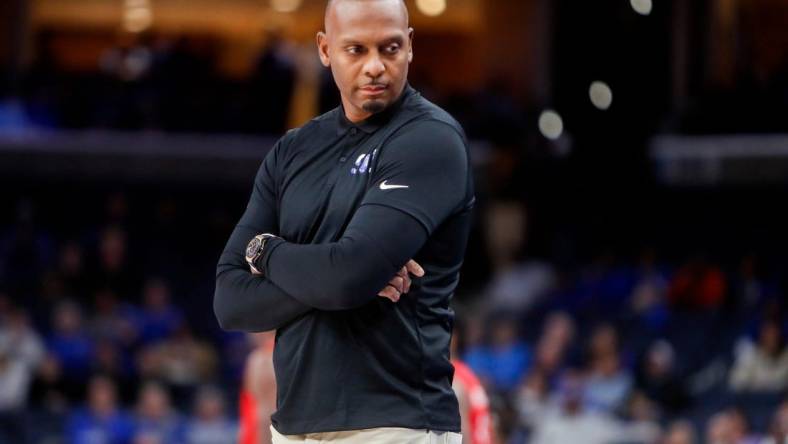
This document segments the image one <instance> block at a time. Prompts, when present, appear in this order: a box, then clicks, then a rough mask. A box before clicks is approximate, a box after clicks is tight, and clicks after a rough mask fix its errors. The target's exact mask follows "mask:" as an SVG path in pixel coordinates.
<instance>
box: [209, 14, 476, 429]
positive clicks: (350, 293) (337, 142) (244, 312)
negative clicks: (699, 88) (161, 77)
mask: <svg viewBox="0 0 788 444" xmlns="http://www.w3.org/2000/svg"><path fill="white" fill-rule="evenodd" d="M317 44H318V50H319V55H320V59H321V61H322V63H323V64H324V65H325V66H326V67H330V68H331V71H332V74H333V76H334V80H335V82H336V84H337V86H338V88H339V91H340V95H341V106H340V107H338V108H336V109H334V110H333V111H330V112H328V113H326V114H324V115H322V116H320V117H318V118H316V119H314V120H312V121H310V122H309V123H307V124H306V125H304V126H303V127H302V128H299V129H296V130H293V131H290V132H288V133H287V134H286V135H285V136H284V137H283V138H282V139H281V140H279V141H278V142H277V144H276V145H275V146H274V148H273V149H272V150H271V152H270V153H268V155H267V156H266V158H265V160H264V161H263V163H262V166H261V167H260V170H259V171H258V174H257V177H256V178H255V186H254V189H253V192H252V197H251V199H250V201H249V204H248V206H247V208H246V211H245V213H244V215H243V216H242V217H241V220H240V222H239V223H238V225H237V226H236V228H235V230H234V231H233V233H232V235H231V236H230V240H229V241H228V243H227V246H226V248H225V250H224V252H223V253H222V256H221V258H220V259H219V264H218V267H217V278H216V293H215V295H214V310H215V312H216V315H217V318H218V320H219V323H220V324H221V325H222V327H223V328H226V329H238V330H247V331H264V330H272V329H276V330H277V333H276V343H275V348H274V370H275V374H276V382H277V390H278V393H277V411H276V413H274V414H273V416H272V417H271V421H272V427H271V432H272V435H273V442H274V443H283V442H306V441H307V440H308V441H309V442H314V441H321V442H322V441H332V442H343V443H352V442H363V443H424V442H449V443H454V442H459V440H460V439H461V436H460V434H459V433H458V432H459V431H460V417H459V413H458V406H457V398H456V397H455V396H454V393H453V391H452V388H451V380H452V374H453V369H452V365H451V362H450V361H449V341H450V338H451V327H452V322H453V312H452V310H451V309H450V308H449V300H450V299H451V296H452V294H453V292H454V289H455V288H456V286H457V282H458V280H459V268H460V265H461V264H462V259H463V255H464V252H465V247H466V243H467V236H468V230H469V226H470V217H471V209H472V206H473V201H474V197H473V189H472V181H471V175H470V167H469V163H468V154H467V151H468V150H467V143H466V141H465V138H464V135H463V133H462V129H461V128H460V126H459V125H458V124H457V122H456V121H455V120H454V119H452V118H451V117H450V116H449V115H448V114H447V113H446V112H444V111H443V110H441V109H440V108H438V107H437V106H435V105H433V104H431V103H430V102H428V101H427V100H426V99H424V98H423V97H421V95H419V93H417V92H416V91H414V90H413V89H412V88H411V87H410V86H409V85H408V84H407V74H408V65H409V63H410V62H411V60H412V57H413V50H412V44H413V30H412V29H411V28H409V27H408V12H407V9H406V7H405V5H404V3H403V2H402V0H333V1H330V2H329V4H328V6H327V9H326V19H325V31H324V32H321V33H318V35H317ZM410 259H414V261H410ZM419 264H421V265H419ZM422 267H423V268H422ZM410 275H413V278H412V279H413V280H412V282H411V276H410ZM387 282H388V284H387ZM411 284H412V288H411ZM381 288H382V290H381ZM408 292H409V294H408V295H406V296H404V297H403V296H402V295H403V293H408ZM378 296H381V297H378Z"/></svg>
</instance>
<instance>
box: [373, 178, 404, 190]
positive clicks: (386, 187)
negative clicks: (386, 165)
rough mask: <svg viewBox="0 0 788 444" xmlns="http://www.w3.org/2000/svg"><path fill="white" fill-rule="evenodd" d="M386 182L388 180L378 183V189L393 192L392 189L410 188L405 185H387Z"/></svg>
mask: <svg viewBox="0 0 788 444" xmlns="http://www.w3.org/2000/svg"><path fill="white" fill-rule="evenodd" d="M386 182H388V180H384V181H383V182H381V183H380V189H381V190H394V189H397V188H410V187H409V186H407V185H389V184H387V183H386Z"/></svg>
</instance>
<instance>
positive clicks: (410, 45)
mask: <svg viewBox="0 0 788 444" xmlns="http://www.w3.org/2000/svg"><path fill="white" fill-rule="evenodd" d="M413 34H414V32H413V28H408V63H410V62H412V61H413Z"/></svg>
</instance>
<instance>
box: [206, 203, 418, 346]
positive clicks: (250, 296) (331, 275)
mask: <svg viewBox="0 0 788 444" xmlns="http://www.w3.org/2000/svg"><path fill="white" fill-rule="evenodd" d="M250 208H252V210H251V211H254V210H255V209H254V207H253V206H252V205H250ZM249 212H250V210H249V209H247V212H246V213H245V214H244V217H243V218H242V219H241V222H242V223H239V224H238V226H237V227H236V229H235V230H234V231H233V234H232V235H231V236H230V241H229V242H228V245H227V248H225V251H224V253H223V254H222V257H221V259H220V261H219V266H218V267H217V279H216V293H215V294H214V311H215V313H216V317H217V319H218V320H219V323H220V325H221V326H222V328H225V329H233V330H235V329H238V330H247V331H264V330H271V329H276V328H279V327H281V326H283V325H285V324H286V323H288V322H290V321H292V320H293V319H295V318H297V317H298V316H301V315H302V314H304V313H307V312H308V311H310V310H312V309H319V310H346V309H350V308H355V307H359V306H361V305H364V304H366V303H368V302H370V301H371V300H372V299H373V298H374V297H375V296H376V295H377V296H383V297H387V298H389V299H391V300H392V301H394V302H396V301H397V300H398V299H399V295H400V294H401V293H403V292H406V290H407V287H409V286H410V279H409V277H408V271H411V272H412V273H414V274H416V275H422V274H423V270H421V267H419V266H418V264H416V263H415V262H413V261H408V258H409V257H411V256H413V255H414V254H415V253H416V251H417V250H418V249H419V248H420V246H421V245H423V243H424V242H425V241H426V238H427V234H426V232H425V230H424V228H423V227H422V226H421V225H420V224H419V223H418V222H417V221H416V220H414V219H413V218H411V217H410V216H408V215H406V214H404V213H401V212H399V211H397V210H394V209H391V208H386V207H382V206H379V205H365V206H362V207H361V208H359V210H358V211H357V212H356V214H355V215H354V217H353V219H352V220H351V223H350V226H348V228H347V230H346V231H345V235H344V236H343V237H342V238H341V239H340V240H339V241H337V242H333V243H328V244H303V245H299V244H293V243H289V242H286V241H285V240H283V239H272V240H271V241H269V245H267V246H266V256H265V257H264V261H265V263H266V265H265V266H264V270H265V276H264V277H263V276H254V275H253V274H252V273H251V272H250V271H249V267H248V266H247V264H246V261H245V259H244V257H243V251H244V247H245V245H246V240H247V239H251V238H252V237H254V235H256V234H258V230H255V229H254V227H250V226H248V225H245V224H244V223H243V222H244V219H246V218H247V214H249ZM378 236H383V237H382V238H383V239H387V242H385V243H379V242H377V241H375V239H376V238H378ZM387 246H388V247H387ZM406 262H407V264H406ZM392 276H394V277H393V278H392ZM387 282H389V284H387ZM383 287H385V288H383ZM381 288H383V290H380V289H381ZM291 295H292V296H291Z"/></svg>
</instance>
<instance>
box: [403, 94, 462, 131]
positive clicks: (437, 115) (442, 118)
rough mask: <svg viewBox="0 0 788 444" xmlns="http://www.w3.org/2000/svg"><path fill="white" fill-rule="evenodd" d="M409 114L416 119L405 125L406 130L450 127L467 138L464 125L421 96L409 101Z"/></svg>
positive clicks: (417, 95)
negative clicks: (419, 127)
mask: <svg viewBox="0 0 788 444" xmlns="http://www.w3.org/2000/svg"><path fill="white" fill-rule="evenodd" d="M407 108H408V110H409V114H411V115H413V116H414V118H413V119H411V120H410V121H408V123H407V124H406V125H405V128H403V129H406V128H408V127H411V126H416V125H418V126H425V125H426V126H435V125H438V126H440V125H448V126H450V127H451V128H453V129H454V130H455V131H457V132H458V133H459V134H460V136H462V138H463V139H464V138H465V131H464V130H463V128H462V125H460V123H459V122H458V121H457V119H455V118H454V117H453V116H452V115H451V114H449V112H448V111H446V110H445V109H443V108H441V107H440V106H438V105H436V104H435V103H433V102H431V101H429V100H428V99H427V98H425V97H424V96H422V95H421V94H415V95H414V97H413V98H412V100H410V101H409V103H408V106H407Z"/></svg>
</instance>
